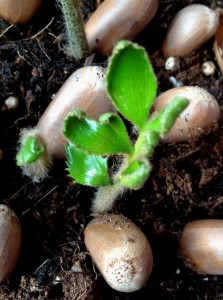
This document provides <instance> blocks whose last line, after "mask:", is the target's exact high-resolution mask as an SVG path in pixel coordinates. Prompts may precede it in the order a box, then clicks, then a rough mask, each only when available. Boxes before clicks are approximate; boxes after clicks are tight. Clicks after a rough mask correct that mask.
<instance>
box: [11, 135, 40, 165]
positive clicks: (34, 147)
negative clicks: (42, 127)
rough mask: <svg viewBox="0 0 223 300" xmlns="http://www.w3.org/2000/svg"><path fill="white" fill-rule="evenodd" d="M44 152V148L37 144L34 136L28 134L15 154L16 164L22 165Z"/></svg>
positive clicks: (33, 160) (32, 160)
mask: <svg viewBox="0 0 223 300" xmlns="http://www.w3.org/2000/svg"><path fill="white" fill-rule="evenodd" d="M43 152H44V148H43V147H42V146H41V145H40V144H39V142H38V140H37V138H36V137H34V136H29V137H28V138H27V139H26V140H25V142H24V143H23V145H22V148H21V149H20V151H19V152H18V153H17V155H16V160H17V165H18V166H23V165H25V164H31V163H33V162H35V161H36V160H37V159H38V158H39V157H40V156H41V155H42V153H43Z"/></svg>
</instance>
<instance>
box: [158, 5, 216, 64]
mask: <svg viewBox="0 0 223 300" xmlns="http://www.w3.org/2000/svg"><path fill="white" fill-rule="evenodd" d="M218 23H219V15H218V13H217V12H215V11H214V10H212V9H211V8H209V7H208V6H205V5H203V4H191V5H188V6H186V7H184V8H183V9H181V10H180V11H179V12H178V13H177V14H176V16H175V17H174V18H173V20H172V22H171V23H170V26H169V29H168V32H167V35H166V38H165V40H164V43H163V53H164V57H165V58H168V57H171V56H181V57H184V56H187V55H188V54H190V53H191V52H192V51H193V50H195V49H197V48H199V47H200V46H201V45H203V44H204V43H205V42H206V41H208V40H209V39H210V38H211V37H212V36H213V35H214V34H215V31H216V30H217V27H218Z"/></svg>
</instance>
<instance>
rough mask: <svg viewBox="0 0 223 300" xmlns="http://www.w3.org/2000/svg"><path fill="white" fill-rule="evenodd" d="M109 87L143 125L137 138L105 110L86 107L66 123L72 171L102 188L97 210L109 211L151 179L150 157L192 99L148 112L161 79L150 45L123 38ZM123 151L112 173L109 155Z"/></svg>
mask: <svg viewBox="0 0 223 300" xmlns="http://www.w3.org/2000/svg"><path fill="white" fill-rule="evenodd" d="M106 88H107V92H108V95H109V97H110V98H111V100H112V102H113V104H114V106H115V107H116V109H117V110H118V111H119V113H120V114H122V115H123V117H124V118H126V119H127V120H128V121H130V122H131V123H132V124H133V126H134V128H135V129H136V130H137V138H136V141H135V142H134V143H133V142H132V140H131V139H130V137H129V135H128V132H127V128H126V127H125V125H124V122H123V120H122V118H121V117H120V116H119V115H117V114H113V113H105V114H103V115H101V116H100V117H99V121H98V122H97V121H95V120H93V119H91V118H89V117H87V116H86V114H85V112H84V111H81V110H73V111H72V112H70V113H69V114H68V116H67V117H66V119H65V123H64V135H65V137H66V138H67V140H68V146H67V147H66V153H67V165H68V171H69V175H70V176H71V177H72V178H73V179H74V180H75V181H76V182H77V183H80V184H84V185H89V186H94V187H99V186H101V188H99V189H98V191H97V192H96V195H95V199H94V201H93V207H92V209H93V211H95V212H105V211H109V210H110V209H111V208H112V206H113V203H114V201H115V199H116V198H117V197H118V196H119V195H121V194H122V193H123V192H124V191H125V190H126V189H133V190H137V189H140V188H141V187H142V186H143V185H144V183H145V181H146V180H147V179H148V177H149V174H150V172H151V168H152V167H151V164H150V162H149V160H148V158H149V157H151V155H152V154H153V151H154V148H155V147H156V146H157V145H158V143H159V139H160V137H163V136H164V135H165V134H166V133H167V132H168V131H169V130H170V129H171V127H172V125H173V124H174V122H175V120H176V118H177V117H178V115H179V114H180V113H181V112H182V111H183V110H184V109H185V108H186V106H187V104H188V101H187V100H186V99H183V98H175V99H173V101H172V102H171V103H169V104H168V105H167V106H166V107H164V108H163V109H162V110H161V111H160V112H159V113H156V112H155V113H153V114H151V115H150V116H148V114H149V111H150V109H151V107H152V105H153V102H154V99H155V96H156V92H157V81H156V76H155V74H154V72H153V69H152V66H151V64H150V61H149V59H148V56H147V53H146V51H145V49H144V48H142V47H140V46H139V45H137V44H136V43H132V42H129V41H124V40H122V41H119V42H118V43H117V45H116V47H115V48H114V51H113V54H112V55H111V57H110V59H109V64H108V70H107V73H106ZM113 155H115V156H116V155H118V156H121V158H122V162H121V164H120V165H118V166H116V168H117V169H118V170H117V171H116V172H115V173H114V174H111V175H109V170H108V169H109V168H108V158H109V156H113Z"/></svg>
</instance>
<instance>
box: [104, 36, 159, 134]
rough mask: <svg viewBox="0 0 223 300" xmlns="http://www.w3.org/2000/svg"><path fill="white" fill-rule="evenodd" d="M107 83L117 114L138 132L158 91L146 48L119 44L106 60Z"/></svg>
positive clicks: (127, 42) (133, 44)
mask: <svg viewBox="0 0 223 300" xmlns="http://www.w3.org/2000/svg"><path fill="white" fill-rule="evenodd" d="M106 84H107V92H108V94H109V96H110V98H111V100H112V101H113V103H114V105H115V106H116V108H117V109H118V111H119V112H120V113H121V114H122V115H123V116H124V117H125V118H126V119H128V120H129V121H131V122H132V123H134V124H135V125H136V126H137V127H138V128H140V129H141V128H142V127H143V126H144V124H145V122H146V120H147V117H148V113H149V110H150V108H151V106H152V104H153V102H154V99H155V96H156V91H157V82H156V76H155V74H154V72H153V69H152V66H151V64H150V61H149V58H148V56H147V53H146V51H145V49H144V48H143V47H140V46H139V45H137V44H136V43H132V42H129V41H119V42H118V43H117V44H116V47H115V48H114V51H113V53H112V56H111V57H110V59H109V64H108V71H107V75H106Z"/></svg>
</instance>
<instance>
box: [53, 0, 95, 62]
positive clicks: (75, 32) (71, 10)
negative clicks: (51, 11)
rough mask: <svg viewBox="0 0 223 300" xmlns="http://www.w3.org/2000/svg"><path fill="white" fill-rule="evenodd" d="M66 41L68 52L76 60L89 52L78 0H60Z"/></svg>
mask: <svg viewBox="0 0 223 300" xmlns="http://www.w3.org/2000/svg"><path fill="white" fill-rule="evenodd" d="M59 2H60V3H61V9H62V12H63V16H64V20H65V25H66V30H67V36H68V42H69V54H70V55H72V56H73V57H74V58H75V59H76V60H80V59H82V58H86V57H87V56H88V54H89V49H88V44H87V39H86V34H85V29H84V22H83V17H82V12H81V7H80V0H60V1H59Z"/></svg>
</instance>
